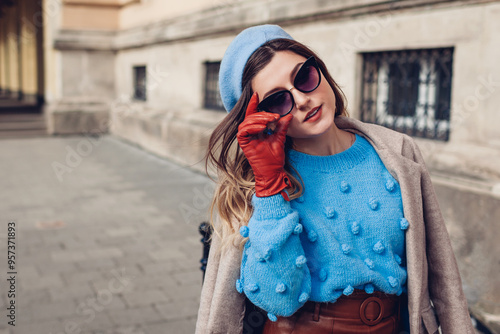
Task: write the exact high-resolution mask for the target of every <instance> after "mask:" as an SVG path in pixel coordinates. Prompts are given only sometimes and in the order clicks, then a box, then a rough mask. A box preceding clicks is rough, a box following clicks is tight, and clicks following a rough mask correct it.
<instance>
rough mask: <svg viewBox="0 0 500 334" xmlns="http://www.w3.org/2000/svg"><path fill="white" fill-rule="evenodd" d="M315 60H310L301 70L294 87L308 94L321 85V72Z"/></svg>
mask: <svg viewBox="0 0 500 334" xmlns="http://www.w3.org/2000/svg"><path fill="white" fill-rule="evenodd" d="M315 65H316V64H315V62H314V59H313V58H309V59H308V60H307V61H306V62H305V63H304V65H302V67H301V68H300V70H299V72H297V75H296V76H295V80H294V86H295V88H297V89H298V90H300V91H302V92H305V93H308V92H312V91H313V90H315V89H316V87H318V85H319V80H320V77H319V71H318V69H317V68H316V67H315Z"/></svg>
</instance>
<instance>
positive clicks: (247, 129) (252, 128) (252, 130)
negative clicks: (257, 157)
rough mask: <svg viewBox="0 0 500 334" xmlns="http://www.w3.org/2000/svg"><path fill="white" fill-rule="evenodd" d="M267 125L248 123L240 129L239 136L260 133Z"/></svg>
mask: <svg viewBox="0 0 500 334" xmlns="http://www.w3.org/2000/svg"><path fill="white" fill-rule="evenodd" d="M266 127H267V125H266V124H264V123H253V124H247V125H246V126H244V127H243V128H242V129H241V130H240V131H238V135H237V137H249V136H255V135H258V134H259V133H260V132H262V131H264V130H265V129H266Z"/></svg>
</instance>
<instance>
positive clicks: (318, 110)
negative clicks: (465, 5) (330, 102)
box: [304, 106, 321, 122]
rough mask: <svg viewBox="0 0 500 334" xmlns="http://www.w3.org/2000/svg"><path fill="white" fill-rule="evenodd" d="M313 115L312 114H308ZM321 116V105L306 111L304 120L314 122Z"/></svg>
mask: <svg viewBox="0 0 500 334" xmlns="http://www.w3.org/2000/svg"><path fill="white" fill-rule="evenodd" d="M310 115H313V116H310ZM320 116H321V106H319V107H318V108H316V109H314V110H313V111H310V112H308V113H307V115H306V117H305V118H304V122H314V121H316V120H317V119H318V118H319V117H320Z"/></svg>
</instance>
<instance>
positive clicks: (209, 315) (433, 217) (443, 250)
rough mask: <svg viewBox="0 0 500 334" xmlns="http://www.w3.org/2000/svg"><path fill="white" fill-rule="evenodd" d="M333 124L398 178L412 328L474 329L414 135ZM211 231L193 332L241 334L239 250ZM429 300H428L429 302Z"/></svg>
mask: <svg viewBox="0 0 500 334" xmlns="http://www.w3.org/2000/svg"><path fill="white" fill-rule="evenodd" d="M335 123H336V125H337V127H338V128H340V129H343V130H346V131H349V132H352V133H357V134H359V135H360V136H363V137H364V138H366V139H367V140H368V141H369V142H370V144H371V145H372V146H373V147H374V148H375V150H376V151H377V153H378V155H379V157H380V159H381V160H382V162H383V163H384V165H385V167H386V168H387V170H388V171H389V172H390V173H391V174H392V176H393V177H394V178H395V179H396V180H397V181H398V182H399V185H400V188H401V195H402V199H403V209H404V216H405V218H406V219H407V220H408V222H409V223H410V224H409V228H408V230H407V231H406V234H405V242H406V258H407V271H408V279H407V288H408V312H409V325H410V332H411V333H412V334H416V333H418V334H423V333H435V332H436V331H437V329H438V326H439V325H440V326H441V330H442V333H444V334H461V333H468V334H473V333H475V331H474V329H473V326H472V322H471V320H470V317H469V312H468V308H467V301H466V299H465V297H464V293H463V291H462V282H461V278H460V274H459V272H458V267H457V263H456V260H455V256H454V254H453V250H452V247H451V243H450V239H449V236H448V232H447V230H446V227H445V224H444V220H443V217H442V215H441V211H440V209H439V205H438V201H437V199H436V194H435V192H434V188H433V186H432V183H431V179H430V176H429V173H428V171H427V168H426V167H425V164H424V160H423V158H422V155H421V153H420V150H419V149H418V147H417V145H416V143H415V142H414V140H413V139H412V138H411V137H409V136H407V135H405V134H401V133H398V132H395V131H393V130H390V129H387V128H384V127H382V126H379V125H374V124H368V123H363V122H361V121H358V120H356V119H353V118H349V117H343V116H340V117H337V118H336V119H335ZM219 247H220V239H219V238H218V237H217V235H216V234H214V237H213V240H212V244H211V252H210V255H209V258H208V263H207V270H206V274H205V280H204V283H203V288H202V291H201V301H200V308H199V310H198V319H197V324H196V334H241V333H243V320H244V316H245V295H244V294H240V293H238V291H237V290H236V285H235V282H236V280H237V279H238V278H239V277H240V265H241V253H240V251H239V250H238V248H237V247H231V248H230V249H229V250H227V251H225V252H223V253H222V254H217V255H215V254H216V253H220V252H214V251H212V250H215V249H218V248H219ZM431 301H432V304H431Z"/></svg>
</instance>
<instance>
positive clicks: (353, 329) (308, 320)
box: [262, 290, 401, 334]
mask: <svg viewBox="0 0 500 334" xmlns="http://www.w3.org/2000/svg"><path fill="white" fill-rule="evenodd" d="M400 301H401V298H400V297H398V296H396V295H387V294H385V293H383V292H379V291H375V292H373V293H372V294H367V293H366V292H364V291H362V290H354V292H353V293H352V294H351V295H349V296H341V297H340V298H339V299H338V300H337V301H336V302H335V303H317V302H311V301H308V302H306V303H305V304H304V306H303V307H302V308H300V309H299V310H297V312H295V313H294V314H293V315H292V316H291V317H278V320H277V321H275V322H272V321H271V320H269V319H268V320H267V321H266V323H265V325H264V331H263V332H262V333H263V334H303V333H314V334H327V333H328V334H332V333H333V334H353V333H357V334H363V333H367V334H368V333H372V334H373V333H376V334H397V333H399V332H400V331H401V321H400Z"/></svg>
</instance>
